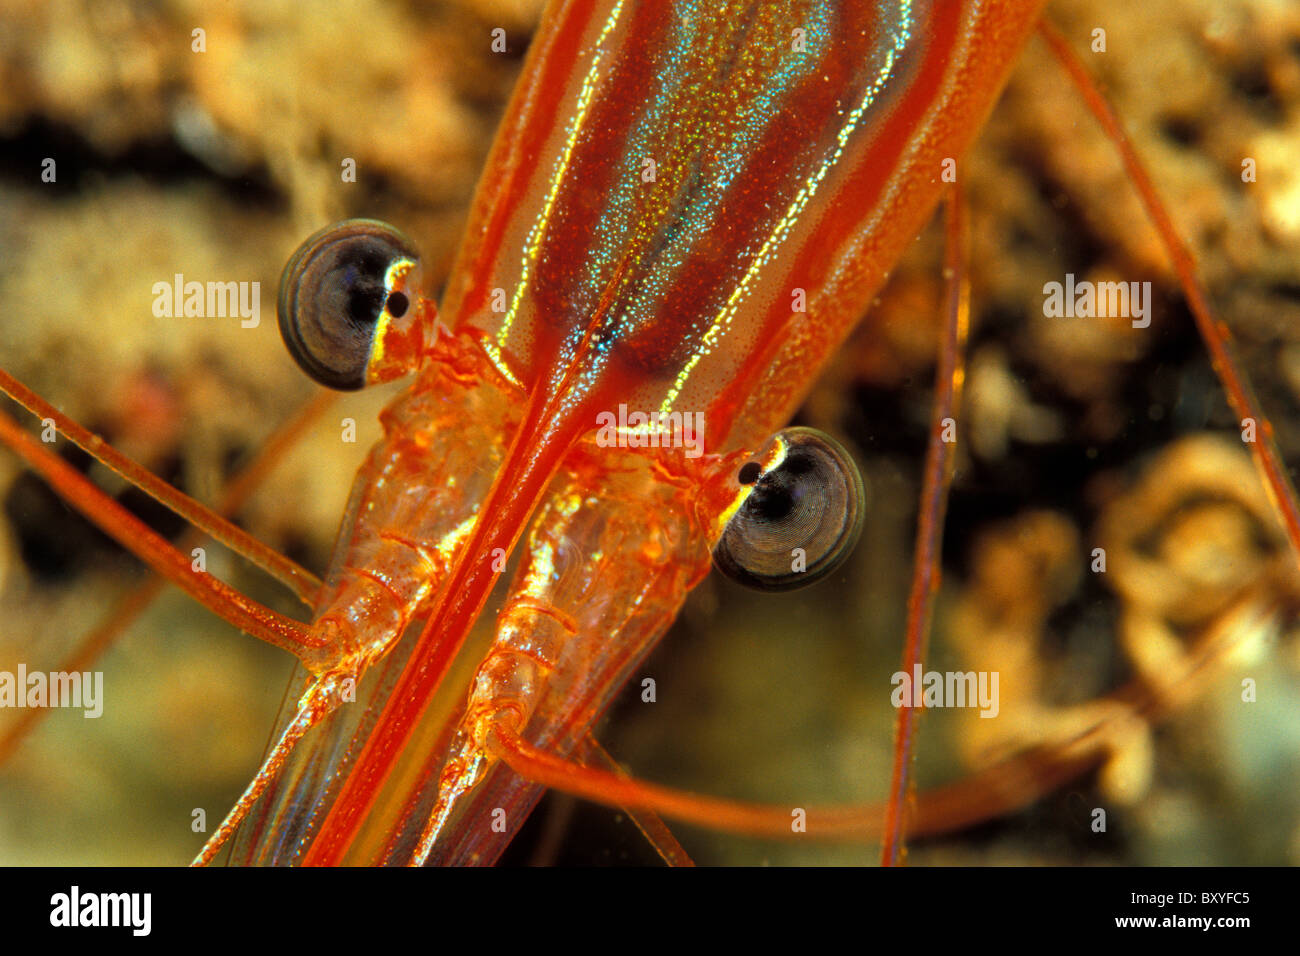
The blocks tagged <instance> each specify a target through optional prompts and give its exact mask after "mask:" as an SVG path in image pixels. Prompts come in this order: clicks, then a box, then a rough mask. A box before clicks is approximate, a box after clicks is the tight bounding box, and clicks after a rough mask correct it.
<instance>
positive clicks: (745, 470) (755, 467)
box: [736, 461, 763, 485]
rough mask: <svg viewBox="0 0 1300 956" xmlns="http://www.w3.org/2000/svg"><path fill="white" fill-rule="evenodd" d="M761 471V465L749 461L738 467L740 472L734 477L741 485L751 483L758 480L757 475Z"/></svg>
mask: <svg viewBox="0 0 1300 956" xmlns="http://www.w3.org/2000/svg"><path fill="white" fill-rule="evenodd" d="M762 473H763V466H762V465H760V464H759V463H758V462H756V461H751V462H750V463H749V464H747V465H745V466H743V467H742V468H741V469H740V474H739V475H737V476H736V479H737V480H738V481H739V482H740V483H741V484H742V485H752V484H753V483H754V482H756V481H758V476H759V475H761V474H762Z"/></svg>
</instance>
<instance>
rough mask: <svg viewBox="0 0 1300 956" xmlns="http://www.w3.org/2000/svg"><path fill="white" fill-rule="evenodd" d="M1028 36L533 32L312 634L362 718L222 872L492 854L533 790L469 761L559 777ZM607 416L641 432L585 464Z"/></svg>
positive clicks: (842, 28) (698, 17) (704, 561)
mask: <svg viewBox="0 0 1300 956" xmlns="http://www.w3.org/2000/svg"><path fill="white" fill-rule="evenodd" d="M1040 6H1041V4H1040V3H1039V2H1037V0H1029V2H1017V3H998V4H981V3H960V2H955V0H954V2H937V3H933V4H922V3H908V2H900V3H894V4H890V3H884V4H875V3H851V2H850V3H837V4H833V3H825V4H823V3H813V2H803V3H797V2H795V3H765V4H732V5H725V7H726V8H725V9H724V8H723V7H720V6H718V5H700V6H698V7H697V6H696V5H694V4H688V3H680V2H679V3H668V2H643V3H635V4H634V3H630V2H625V3H595V2H590V0H578V2H563V3H557V4H554V5H553V6H552V8H551V9H550V10H549V11H548V13H547V15H546V17H545V20H544V22H543V25H542V27H541V29H540V32H539V33H538V35H537V37H536V39H535V41H534V44H533V48H532V50H531V52H530V54H529V59H528V62H527V65H526V67H525V70H524V74H523V76H522V78H521V80H520V84H519V87H518V89H517V91H516V94H515V97H514V99H513V101H512V103H511V106H510V109H509V111H508V113H507V116H506V118H505V120H504V122H503V125H502V128H501V131H500V133H499V135H498V139H497V143H496V145H495V147H494V149H493V152H492V155H491V158H490V161H489V164H488V167H487V170H486V172H485V174H484V177H483V180H482V182H481V184H480V186H479V191H478V195H477V198H476V201H475V204H474V209H473V213H472V215H471V220H470V224H469V227H468V229H467V233H466V238H465V240H464V243H463V245H462V249H461V253H460V256H459V259H458V263H457V266H456V268H455V270H454V273H453V279H452V283H451V286H450V288H449V290H448V292H447V295H446V297H445V300H444V302H443V308H442V316H443V320H444V321H446V322H447V323H448V324H449V325H450V326H451V328H452V333H451V334H450V335H448V334H446V333H444V332H437V333H435V331H434V329H432V328H431V327H430V328H427V329H426V334H425V335H424V337H423V340H422V342H418V341H416V340H414V339H412V340H410V341H409V342H408V345H410V346H411V347H413V348H418V349H419V350H420V354H419V356H418V358H419V360H420V361H421V362H422V367H421V370H420V372H419V373H418V376H417V378H416V379H415V381H414V382H413V384H412V386H411V389H410V391H409V392H408V393H407V394H405V395H404V396H403V397H402V398H401V399H399V400H398V401H397V402H395V403H394V404H393V405H392V406H391V407H390V408H389V409H388V410H387V412H386V413H385V416H384V426H385V433H386V435H385V438H384V439H383V440H382V441H381V442H380V443H379V445H377V446H376V447H375V449H374V450H373V451H372V452H371V454H370V457H369V459H368V461H367V462H366V464H365V465H364V466H363V468H362V470H361V472H360V475H359V477H358V479H357V482H356V485H355V487H354V492H353V498H352V502H351V505H350V507H349V511H348V515H347V517H346V519H345V522H344V533H343V535H342V536H341V538H340V540H339V542H338V544H337V546H336V550H335V555H334V559H333V561H332V565H331V569H330V572H329V574H328V576H327V578H326V586H325V588H324V591H323V593H322V596H321V599H320V600H319V601H318V604H317V616H316V621H315V624H314V630H315V631H316V634H317V636H323V637H325V638H326V640H327V641H328V646H329V648H330V650H329V652H328V653H327V654H326V655H325V656H326V658H332V659H333V660H335V661H337V662H339V668H338V669H337V673H335V674H333V675H332V676H333V677H334V678H338V677H340V676H344V677H345V679H346V677H347V676H361V677H362V684H361V690H360V693H358V694H357V697H356V703H350V702H347V698H344V703H342V704H341V705H338V704H336V703H333V702H332V703H331V705H330V707H331V709H332V710H333V713H332V714H331V715H330V716H329V717H328V718H327V719H326V721H325V722H324V725H323V726H321V727H318V728H315V729H314V730H312V731H311V732H310V733H309V734H308V735H307V737H306V738H305V739H304V740H303V742H302V743H301V744H300V745H299V746H298V747H297V748H296V750H295V752H294V753H293V755H292V757H291V758H290V759H289V761H288V763H287V765H286V767H285V768H284V769H283V771H282V772H281V773H280V775H279V777H278V779H277V780H276V782H275V783H274V784H273V785H272V788H271V790H270V791H269V792H268V793H267V794H266V795H265V796H263V797H262V799H261V802H260V804H259V806H258V808H257V810H256V811H255V812H254V814H253V816H252V818H251V820H250V822H249V824H248V825H246V826H245V827H244V829H243V830H242V831H241V833H240V836H239V838H238V841H237V847H236V856H235V858H236V859H237V860H241V861H245V862H277V863H284V862H307V863H322V864H328V863H337V862H380V861H382V862H399V863H400V862H444V863H483V862H491V861H492V860H494V859H495V858H496V857H497V855H499V853H500V852H501V850H502V849H503V848H504V846H505V845H506V844H507V842H508V841H509V838H510V836H511V835H512V834H513V833H514V832H515V831H516V830H517V828H518V827H519V826H520V825H521V824H522V822H523V820H524V819H525V817H526V816H527V812H528V810H529V809H531V807H532V805H533V804H534V803H535V802H536V800H537V798H538V796H539V795H540V792H541V788H540V787H538V786H537V785H535V784H533V783H531V782H529V781H527V780H524V779H521V778H519V777H518V776H516V775H514V774H513V773H512V772H510V771H509V769H508V768H506V767H504V766H501V765H499V764H498V763H497V761H496V760H495V759H494V758H492V757H491V756H490V755H489V754H488V753H487V751H486V749H485V747H484V741H485V739H486V735H487V733H488V730H489V729H490V728H491V726H492V725H493V724H494V723H495V722H504V723H506V724H508V725H509V726H511V727H513V728H517V729H519V730H521V731H522V733H523V736H524V737H525V739H527V740H528V741H530V742H531V743H533V744H534V745H535V746H538V747H540V748H544V749H546V750H548V751H550V752H553V753H558V754H571V753H573V752H574V750H575V748H576V747H577V746H578V745H579V743H580V742H581V741H582V739H583V737H584V736H585V735H586V734H587V733H588V731H589V730H590V728H591V726H592V724H593V723H594V721H595V720H596V719H597V718H598V717H599V716H600V715H601V713H602V712H603V710H604V709H605V707H606V706H607V704H608V702H609V700H610V699H611V697H612V695H613V694H614V693H615V692H616V691H617V690H618V689H619V687H620V686H621V685H622V683H623V682H624V681H625V680H626V678H627V677H628V676H629V673H630V672H631V669H632V668H633V667H635V666H636V665H637V663H638V662H639V661H641V660H642V659H643V658H644V656H645V654H646V653H647V652H648V651H649V649H650V648H651V647H652V646H653V644H654V642H655V640H656V639H657V638H658V637H659V636H660V635H661V634H662V633H663V632H664V630H665V629H666V628H667V626H668V624H669V623H670V622H671V621H672V619H673V617H674V615H675V614H676V612H677V610H678V608H679V607H680V606H681V604H682V602H683V600H684V599H685V597H686V594H687V592H688V591H689V590H690V588H691V587H692V586H693V585H694V584H695V583H696V582H697V581H698V580H700V578H701V577H702V576H703V575H705V574H706V573H707V572H708V568H709V555H710V550H711V547H712V545H713V543H714V542H715V541H716V539H717V536H718V533H719V532H720V529H721V522H722V520H723V517H724V515H725V513H726V511H727V509H728V507H729V506H730V505H731V504H732V503H733V501H734V499H735V498H736V495H737V485H736V481H735V472H736V468H737V466H738V464H740V463H741V462H743V461H744V460H746V456H750V455H753V454H756V453H757V452H758V451H760V450H761V449H762V447H763V445H764V444H765V443H766V440H767V438H768V437H769V436H770V435H771V434H772V433H773V432H774V431H775V430H777V429H778V428H779V427H780V426H782V425H783V424H784V423H785V422H786V421H787V420H788V418H789V417H790V416H791V415H792V414H793V412H794V410H795V408H796V407H797V405H798V404H799V402H800V400H801V398H802V397H803V395H804V394H805V393H806V391H807V389H808V388H809V387H810V385H811V384H812V382H813V380H814V379H815V377H816V375H817V373H818V371H819V369H820V368H821V367H822V365H823V364H824V362H825V361H826V359H827V358H828V356H829V355H830V354H831V352H832V351H833V350H834V349H835V348H836V346H837V345H838V344H839V343H840V342H841V341H842V340H843V339H844V337H845V336H846V335H847V334H848V332H849V331H850V329H851V328H852V326H853V324H854V323H855V322H856V321H857V320H858V319H859V318H861V316H862V315H863V314H864V313H865V311H866V308H867V305H868V303H869V302H870V300H871V298H872V297H873V296H874V295H875V294H876V292H877V291H878V290H879V288H880V287H881V285H882V284H883V282H884V280H885V278H886V275H887V273H888V271H889V269H890V267H891V265H892V263H893V262H894V261H895V260H896V259H897V258H898V257H899V255H900V254H901V252H902V250H903V248H904V247H905V246H906V244H907V243H908V242H910V241H911V239H912V237H913V236H914V235H915V234H916V232H917V231H918V230H919V228H920V227H921V225H922V224H923V223H924V222H925V220H926V219H927V217H929V216H930V214H931V213H932V211H933V209H934V206H935V205H936V203H937V202H938V200H939V199H940V198H941V195H942V190H943V182H942V181H941V173H942V170H943V167H944V161H945V160H948V159H956V158H958V157H960V156H961V155H962V154H963V153H964V151H965V150H966V148H967V147H968V146H969V144H970V142H971V140H972V139H973V137H974V136H975V133H976V132H977V130H978V129H979V127H980V126H981V124H982V122H983V120H984V118H985V116H986V115H987V113H988V111H989V110H990V109H991V107H992V104H993V102H994V99H995V98H996V96H997V93H998V91H999V89H1000V87H1001V84H1002V83H1003V81H1004V80H1005V78H1006V74H1007V71H1008V70H1009V68H1010V65H1011V64H1012V63H1013V62H1014V60H1015V56H1016V53H1017V51H1018V49H1019V47H1020V45H1021V44H1022V43H1023V41H1024V40H1025V38H1026V37H1027V36H1028V34H1029V32H1030V31H1031V30H1032V29H1033V27H1034V24H1035V21H1036V17H1037V14H1038V11H1039V7H1040ZM732 7H734V8H735V9H732ZM429 318H430V320H431V318H432V316H431V314H430V315H429ZM620 406H623V407H624V411H626V409H631V410H632V411H633V412H634V413H636V412H639V413H641V414H643V415H645V416H646V418H643V419H634V420H633V422H634V423H633V424H632V425H631V426H630V427H623V428H620V429H619V430H618V432H617V439H618V440H617V441H616V442H614V443H610V442H608V441H600V440H598V438H599V429H598V424H599V422H600V421H602V415H606V416H607V415H612V414H615V413H616V412H619V410H620ZM652 413H658V414H660V415H661V416H663V417H662V418H661V419H660V422H661V423H662V422H673V423H676V422H678V421H681V420H683V419H684V418H685V417H687V416H691V420H695V419H694V416H696V415H697V414H698V415H700V416H701V420H702V422H703V434H702V442H703V447H702V454H698V455H689V454H687V451H688V450H689V449H687V448H685V447H683V446H682V443H681V442H680V441H675V439H674V435H675V434H676V433H673V432H671V431H669V430H667V428H666V427H662V426H661V427H659V428H657V429H656V428H655V427H653V426H644V425H642V426H641V427H638V425H637V423H638V422H644V421H646V420H647V419H649V418H650V416H651V414H652ZM672 416H678V417H677V418H673V417H672ZM620 421H622V419H620ZM521 541H522V547H518V548H517V547H516V545H518V544H519V543H520V542H521ZM507 561H511V562H513V564H512V566H513V567H514V570H513V577H512V578H511V580H510V583H509V586H508V590H506V592H505V593H504V595H498V599H499V602H500V603H499V604H496V605H493V606H492V608H491V609H492V610H494V611H495V615H489V614H486V613H484V611H485V608H488V607H489V601H490V599H491V598H492V596H493V590H494V588H495V586H496V584H497V582H498V579H499V578H500V577H501V576H502V572H503V571H504V570H505V569H506V567H507ZM514 564H517V566H514ZM417 618H423V619H424V623H423V625H422V626H411V625H412V622H413V621H415V620H416V619H417ZM408 627H409V629H410V631H411V632H412V633H411V634H410V635H408V636H407V638H406V639H405V640H399V639H401V638H402V635H403V633H404V632H406V631H407V630H408ZM417 631H418V635H417V634H416V633H415V632H417ZM471 635H474V639H473V642H472V644H471V645H470V646H472V647H473V648H474V649H475V650H474V654H473V655H471V654H470V653H469V649H468V648H467V647H466V641H467V639H469V638H470V637H471ZM480 648H483V650H481V652H480ZM372 665H374V666H372ZM325 669H328V667H326V668H325ZM331 688H333V685H331ZM331 693H334V690H333V689H332V690H331Z"/></svg>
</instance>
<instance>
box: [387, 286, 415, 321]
mask: <svg viewBox="0 0 1300 956" xmlns="http://www.w3.org/2000/svg"><path fill="white" fill-rule="evenodd" d="M410 304H411V303H410V302H409V301H408V300H407V298H406V296H405V295H403V294H402V293H401V292H394V293H393V294H392V295H390V296H389V297H388V314H389V315H391V316H392V317H393V318H395V319H400V318H401V317H402V316H404V315H406V310H407V308H408V307H409V306H410Z"/></svg>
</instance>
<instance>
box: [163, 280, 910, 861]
mask: <svg viewBox="0 0 1300 956" xmlns="http://www.w3.org/2000/svg"><path fill="white" fill-rule="evenodd" d="M614 268H617V266H614ZM462 274H464V273H462ZM455 294H456V293H455V292H453V293H451V300H452V301H454V300H455ZM451 311H452V309H451V308H449V307H448V306H447V305H446V303H444V313H449V312H451ZM791 402H793V399H791ZM357 417H358V419H359V416H357ZM776 417H785V413H784V412H783V413H782V414H781V415H779V416H776ZM763 427H765V428H767V430H769V431H772V430H775V427H774V426H763ZM755 430H756V431H762V430H763V428H760V427H758V426H755ZM764 437H766V436H764ZM335 440H336V441H337V439H335ZM747 441H748V443H749V444H751V445H755V446H756V445H758V444H760V443H761V441H762V438H752V439H747ZM886 473H887V469H886ZM871 483H872V485H873V486H876V491H877V493H879V491H880V487H879V486H880V485H881V484H883V482H882V481H880V480H873V481H872V482H871ZM609 493H610V494H617V492H616V491H614V490H612V489H611V490H610V492H609ZM338 510H342V509H341V507H339V508H338ZM869 533H870V531H869ZM869 540H870V539H869ZM827 586H828V585H826V584H823V585H820V586H819V587H820V588H821V589H822V590H821V591H819V592H817V593H820V594H825V593H826V591H825V589H826V588H827ZM710 589H711V590H712V591H714V599H715V600H718V599H719V598H718V597H717V590H718V586H716V585H710ZM729 595H730V592H728V591H726V590H723V591H722V598H721V599H723V600H728V599H729V600H730V602H731V603H730V604H729V605H727V606H728V607H729V608H730V610H731V613H732V615H733V616H734V617H735V618H737V619H738V620H742V621H744V622H745V624H744V626H743V627H736V626H735V625H732V626H731V627H733V628H735V629H738V630H741V631H742V632H744V631H746V630H747V631H749V633H747V634H744V636H743V638H742V639H743V640H745V641H746V644H747V646H748V645H749V644H750V642H753V641H754V634H755V633H756V632H770V631H772V630H780V628H765V627H762V626H761V624H762V621H761V619H758V620H756V619H754V618H753V617H745V616H744V615H743V606H737V599H736V598H735V597H734V596H729ZM701 600H703V599H701ZM777 600H782V601H787V600H791V599H790V598H788V597H785V598H780V599H778V598H771V597H769V598H764V599H763V601H764V604H763V607H773V608H775V607H776V606H777V605H776V604H775V603H774V602H776V601H777ZM816 605H817V602H816V601H813V602H811V603H804V604H801V605H796V606H800V607H802V608H804V611H805V613H811V612H812V611H814V610H816ZM691 613H692V612H691V611H690V609H689V608H688V611H687V618H686V620H687V621H689V620H690V619H691V618H690V615H691ZM694 613H695V614H696V618H695V620H696V622H697V623H696V625H695V627H694V628H693V631H694V633H695V634H696V636H699V635H700V633H701V631H703V632H708V631H711V630H713V629H714V628H715V627H717V626H718V625H719V619H720V617H722V618H725V617H726V615H723V614H720V613H719V612H718V611H716V610H715V611H713V612H712V613H711V614H709V612H708V610H707V604H706V605H704V606H702V607H701V608H699V609H697V610H696V611H695V612H694ZM701 614H707V615H708V617H706V618H703V619H701V618H700V616H699V615H701ZM811 619H812V620H817V618H815V617H814V618H811ZM701 620H705V621H708V622H709V623H707V624H701V623H700V622H701ZM840 627H841V629H842V630H843V631H845V632H846V636H848V637H850V638H852V637H853V635H852V634H850V633H847V632H849V631H851V630H852V628H850V627H848V626H845V625H843V624H841V626H840ZM729 629H731V628H729ZM815 629H816V628H813V627H807V628H797V629H795V628H789V627H788V626H787V628H786V630H797V631H813V630H815ZM894 630H895V633H897V632H898V630H899V628H898V627H897V626H896V627H895V628H894ZM689 633H690V632H688V634H689ZM768 636H770V637H771V636H773V635H771V634H770V633H769V635H768ZM803 636H804V637H805V638H809V637H815V636H816V635H814V634H808V633H805V634H804V635H803ZM668 642H669V646H672V645H673V638H672V637H670V638H669V639H668ZM850 647H852V641H850ZM679 653H680V652H679ZM819 653H827V652H825V651H818V650H817V649H816V648H809V646H808V641H806V640H805V641H804V642H803V643H802V644H801V645H800V646H799V648H798V649H797V650H795V651H792V652H789V653H788V654H787V656H785V657H784V658H783V659H784V660H785V661H786V662H787V666H788V665H789V663H790V662H797V661H800V660H801V659H803V658H806V657H808V656H809V655H816V654H819ZM840 653H851V654H854V655H855V656H856V654H857V653H860V652H853V651H841V652H840ZM882 654H883V656H885V657H887V658H888V659H890V661H891V664H890V666H893V663H892V662H893V659H894V658H896V652H893V651H884V652H882ZM209 666H214V665H209ZM223 666H224V667H225V668H227V673H229V668H230V667H231V666H232V665H229V664H226V665H223ZM659 683H660V692H659V697H658V699H657V700H656V702H655V703H653V704H649V703H645V704H643V703H642V702H641V701H640V699H639V698H638V697H636V696H635V695H634V697H633V699H631V700H629V702H628V704H626V705H625V709H627V708H630V709H631V711H632V712H633V713H634V714H636V717H637V718H638V723H642V722H644V721H646V720H650V719H651V718H652V717H653V716H654V715H655V714H656V713H659V712H662V711H669V710H670V709H672V708H676V709H677V710H678V711H679V712H680V711H681V709H682V708H687V709H688V710H689V700H688V699H683V698H684V697H687V696H688V695H687V694H685V693H684V692H682V691H680V690H679V691H676V692H674V691H672V690H671V689H670V685H671V683H672V682H671V680H665V679H664V678H661V679H660V682H659ZM633 686H639V685H638V684H637V682H634V683H633ZM885 686H887V684H886V685H885ZM774 693H776V691H775V690H769V691H768V694H769V695H771V694H774ZM250 696H253V695H250ZM689 696H694V695H689ZM769 699H770V698H769ZM771 706H775V702H773V703H772V704H771ZM638 708H639V710H638ZM643 714H644V716H643ZM633 726H635V725H633ZM841 732H842V733H843V736H842V737H841V738H840V739H841V740H853V739H856V740H858V741H861V740H862V739H864V738H865V737H867V736H868V735H867V734H865V733H863V732H862V731H861V730H860V729H856V730H853V731H850V730H849V729H848V728H844V727H842V728H841ZM645 733H646V732H645V731H641V736H642V738H644V736H645ZM664 736H668V735H664ZM722 736H723V739H725V740H727V741H729V742H732V743H739V741H738V740H737V739H736V738H737V737H739V736H743V735H738V734H735V733H734V732H733V733H730V734H724V735H722ZM878 736H879V733H878ZM791 737H792V738H796V739H795V740H794V745H795V747H796V748H799V749H803V750H805V751H807V749H808V747H809V744H808V742H807V740H806V739H803V738H802V737H801V735H799V734H797V733H792V734H791ZM887 738H888V730H887V729H886V730H884V731H883V736H882V737H881V739H883V740H887ZM845 746H847V748H848V750H849V751H850V752H852V749H853V747H854V746H855V745H853V744H848V745H845ZM611 748H612V749H614V750H615V752H616V753H620V755H621V754H623V753H625V751H622V750H619V749H618V748H617V747H614V746H613V745H612V744H611ZM836 760H837V762H846V761H848V762H851V761H849V758H848V757H846V756H845V755H843V754H841V755H840V756H839V757H838V758H836ZM786 761H787V762H788V763H790V764H792V765H793V766H794V769H795V770H796V775H797V776H798V775H799V774H798V773H797V771H800V770H802V771H803V773H802V779H803V781H804V783H805V784H806V782H807V781H808V780H811V779H816V778H819V777H822V776H826V775H827V774H826V772H825V768H824V766H823V765H822V762H821V761H820V760H818V759H816V758H815V757H813V756H809V755H805V756H802V757H796V758H794V759H791V758H789V757H787V758H786ZM630 762H631V764H632V765H633V766H635V767H637V769H638V771H639V772H640V771H642V769H643V768H642V767H641V765H640V764H639V762H638V761H637V760H635V759H631V760H630ZM773 762H780V761H779V759H777V758H774V760H773ZM651 766H652V765H651ZM644 772H645V773H646V774H647V776H649V777H651V778H665V777H667V778H668V779H673V777H671V776H670V775H667V774H662V773H655V772H654V770H653V769H650V768H649V767H647V768H646V769H645V770H644ZM831 776H834V774H831ZM850 776H851V775H850ZM758 777H759V782H760V783H761V784H762V787H761V788H751V789H748V790H742V791H741V792H739V793H735V791H733V793H735V795H738V796H739V795H745V796H750V797H752V798H755V799H757V798H767V799H772V798H774V797H775V794H774V793H773V791H774V790H777V789H779V786H778V784H777V780H778V779H779V777H778V776H777V775H776V774H774V773H760V774H758ZM676 779H681V778H676ZM685 782H688V783H692V784H693V785H694V786H696V787H697V788H698V789H701V790H718V789H726V788H725V787H719V786H714V787H710V786H708V785H707V784H708V782H707V781H704V782H692V781H691V780H689V779H687V780H686V781H685ZM855 782H856V783H857V784H858V785H859V786H861V784H862V780H860V779H858V780H856V781H855ZM769 788H770V789H769ZM798 792H799V793H800V794H803V793H806V790H804V789H803V787H802V785H801V786H800V788H799V790H798ZM837 796H838V797H839V799H840V800H845V799H855V800H860V799H862V791H861V790H860V789H855V790H853V791H851V792H849V793H840V794H837ZM799 799H800V800H803V799H804V798H803V796H800V797H799ZM205 802H214V801H205ZM226 802H230V801H228V800H227V801H226ZM186 823H187V825H188V815H186ZM187 832H188V830H187ZM766 852H785V851H784V850H777V851H766ZM792 852H793V851H792ZM855 852H860V851H855Z"/></svg>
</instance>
